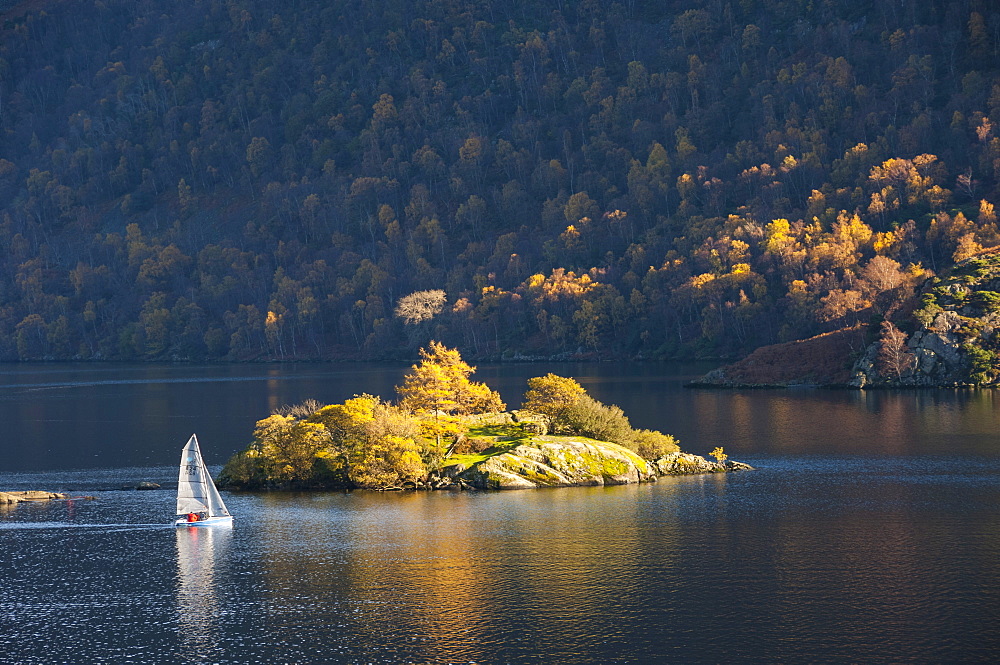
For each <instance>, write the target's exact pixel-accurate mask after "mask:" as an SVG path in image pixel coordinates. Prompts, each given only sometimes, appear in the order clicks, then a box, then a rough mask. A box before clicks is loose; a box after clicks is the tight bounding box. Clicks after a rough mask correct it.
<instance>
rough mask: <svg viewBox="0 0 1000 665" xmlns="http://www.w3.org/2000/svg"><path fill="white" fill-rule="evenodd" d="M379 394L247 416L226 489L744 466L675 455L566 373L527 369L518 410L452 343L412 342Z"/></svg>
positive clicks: (487, 484)
mask: <svg viewBox="0 0 1000 665" xmlns="http://www.w3.org/2000/svg"><path fill="white" fill-rule="evenodd" d="M421 357H422V362H421V363H420V364H419V365H414V366H413V368H412V371H411V373H410V374H408V375H407V376H406V377H405V380H404V383H403V385H402V386H399V387H398V388H397V392H398V393H399V396H400V399H399V401H398V403H390V402H387V401H384V400H382V399H381V398H379V397H374V396H372V395H358V396H356V397H354V398H353V399H349V400H346V401H345V402H344V403H343V404H331V405H325V406H324V405H321V404H319V403H317V402H312V401H310V402H306V403H303V404H300V405H296V406H290V407H284V408H282V409H279V410H278V411H277V412H276V413H274V414H272V415H271V416H270V417H268V418H265V419H264V420H261V421H258V422H257V425H256V427H255V429H254V438H253V442H252V443H251V444H250V446H249V447H248V448H247V449H246V450H244V451H243V452H241V453H238V454H237V455H235V456H234V457H233V458H232V459H230V460H229V462H228V463H227V464H226V466H225V468H224V469H223V471H222V473H221V474H220V476H219V485H220V487H224V488H227V489H237V490H260V489H289V490H330V489H353V488H366V489H381V490H386V489H528V488H537V487H568V486H587V485H625V484H630V483H645V482H653V481H655V480H656V479H657V478H658V477H660V476H665V475H687V474H696V473H721V472H728V471H736V470H745V469H750V468H751V467H750V466H749V465H746V464H742V463H739V462H733V461H730V460H728V459H727V456H726V454H725V453H724V452H723V449H722V448H720V447H716V448H715V450H713V451H712V456H713V457H714V458H715V461H710V460H708V459H706V458H704V457H700V456H698V455H692V454H688V453H683V452H681V450H680V446H679V445H678V442H677V440H676V439H675V438H674V437H672V436H670V435H667V434H663V433H661V432H658V431H654V430H642V429H634V428H633V427H632V426H631V424H630V423H629V420H628V418H627V417H626V416H625V414H624V413H622V411H621V409H619V408H618V407H616V406H609V405H605V404H602V403H601V402H599V401H597V400H595V399H593V398H592V397H590V396H589V395H588V394H587V393H586V391H585V390H584V389H583V387H582V386H580V384H579V383H577V382H576V381H575V380H573V379H571V378H567V377H561V376H557V375H554V374H548V375H546V376H541V377H535V378H533V379H529V381H528V390H527V392H526V393H525V394H524V399H523V405H522V409H520V410H516V411H507V410H506V405H505V404H504V403H503V402H502V401H501V399H500V395H499V394H498V393H496V392H494V391H492V390H490V389H489V388H488V387H487V386H485V385H484V384H482V383H476V382H472V381H470V380H469V376H470V375H471V374H472V373H473V372H474V371H475V368H474V367H470V366H469V365H467V364H466V363H465V362H463V361H462V360H461V357H460V356H459V354H458V351H456V350H454V349H448V348H446V347H444V346H443V345H441V344H438V343H436V342H431V344H430V349H429V350H425V349H421Z"/></svg>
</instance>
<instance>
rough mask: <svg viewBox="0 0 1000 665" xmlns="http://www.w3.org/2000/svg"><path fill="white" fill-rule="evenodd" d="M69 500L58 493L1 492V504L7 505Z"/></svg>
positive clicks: (33, 491) (35, 491)
mask: <svg viewBox="0 0 1000 665" xmlns="http://www.w3.org/2000/svg"><path fill="white" fill-rule="evenodd" d="M68 498H69V496H67V495H65V494H60V493H58V492H42V491H38V490H30V491H18V492H0V504H5V505H10V504H14V503H21V502H22V501H52V500H58V499H68Z"/></svg>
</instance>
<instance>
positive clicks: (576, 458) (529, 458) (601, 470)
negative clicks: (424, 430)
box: [458, 436, 750, 489]
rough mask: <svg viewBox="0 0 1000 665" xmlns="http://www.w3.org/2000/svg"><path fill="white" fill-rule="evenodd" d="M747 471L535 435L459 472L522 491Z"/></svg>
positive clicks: (482, 483)
mask: <svg viewBox="0 0 1000 665" xmlns="http://www.w3.org/2000/svg"><path fill="white" fill-rule="evenodd" d="M749 468H750V467H749V466H747V465H745V464H741V463H739V462H726V463H716V462H709V461H708V460H706V459H704V458H703V457H699V456H697V455H690V454H687V453H671V454H669V455H665V456H664V457H661V458H659V459H657V460H656V461H654V462H648V461H646V460H644V459H642V458H641V457H639V456H638V455H636V454H635V453H634V452H632V451H631V450H629V449H628V448H624V447H622V446H619V445H617V444H614V443H608V442H606V441H595V440H593V439H587V438H583V437H569V436H538V437H533V438H532V439H530V440H528V441H525V442H523V443H521V444H519V445H518V446H516V447H515V448H513V449H511V450H509V451H507V452H504V453H500V454H498V455H493V456H492V457H489V458H487V459H485V460H483V461H482V462H480V463H478V464H476V465H475V466H473V467H471V468H469V469H467V470H465V471H463V472H462V473H461V474H458V477H459V478H460V479H462V480H465V481H466V482H468V483H469V484H470V485H472V486H474V487H478V488H480V489H526V488H533V487H569V486H585V485H627V484H630V483H643V482H652V481H655V480H656V477H657V476H662V475H681V474H690V473H717V472H721V471H733V470H737V469H749Z"/></svg>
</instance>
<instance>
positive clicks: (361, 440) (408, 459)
mask: <svg viewBox="0 0 1000 665" xmlns="http://www.w3.org/2000/svg"><path fill="white" fill-rule="evenodd" d="M311 419H313V420H315V421H317V422H319V423H321V424H322V425H323V427H324V428H325V429H326V431H327V432H329V435H330V438H331V440H332V442H333V445H334V447H335V448H336V449H337V450H338V451H339V452H340V453H341V454H343V456H344V458H345V460H346V463H347V476H348V478H349V479H350V480H351V482H353V483H354V484H355V485H357V486H359V487H372V488H386V487H398V486H399V485H401V484H402V483H404V482H406V481H408V480H416V479H417V478H419V477H421V476H423V475H424V474H425V473H426V472H427V470H426V468H425V467H424V463H423V460H422V459H421V457H420V447H419V445H418V444H417V441H416V437H417V424H416V422H414V420H413V418H412V417H411V416H410V415H409V414H407V413H405V412H404V411H403V410H402V409H401V408H399V407H396V406H393V405H391V404H388V403H386V402H383V401H382V400H381V399H380V398H378V397H373V396H372V395H358V396H355V397H354V398H352V399H349V400H346V401H345V402H344V403H343V404H332V405H330V406H327V407H324V408H322V409H320V410H319V411H317V412H316V413H315V414H313V416H312V417H311Z"/></svg>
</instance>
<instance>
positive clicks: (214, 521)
mask: <svg viewBox="0 0 1000 665" xmlns="http://www.w3.org/2000/svg"><path fill="white" fill-rule="evenodd" d="M232 525H233V516H232V515H220V516H219V517H209V518H208V519H205V520H198V521H197V522H188V521H187V518H185V517H182V518H181V519H179V520H177V521H175V522H174V526H178V527H179V526H197V527H201V526H232Z"/></svg>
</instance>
